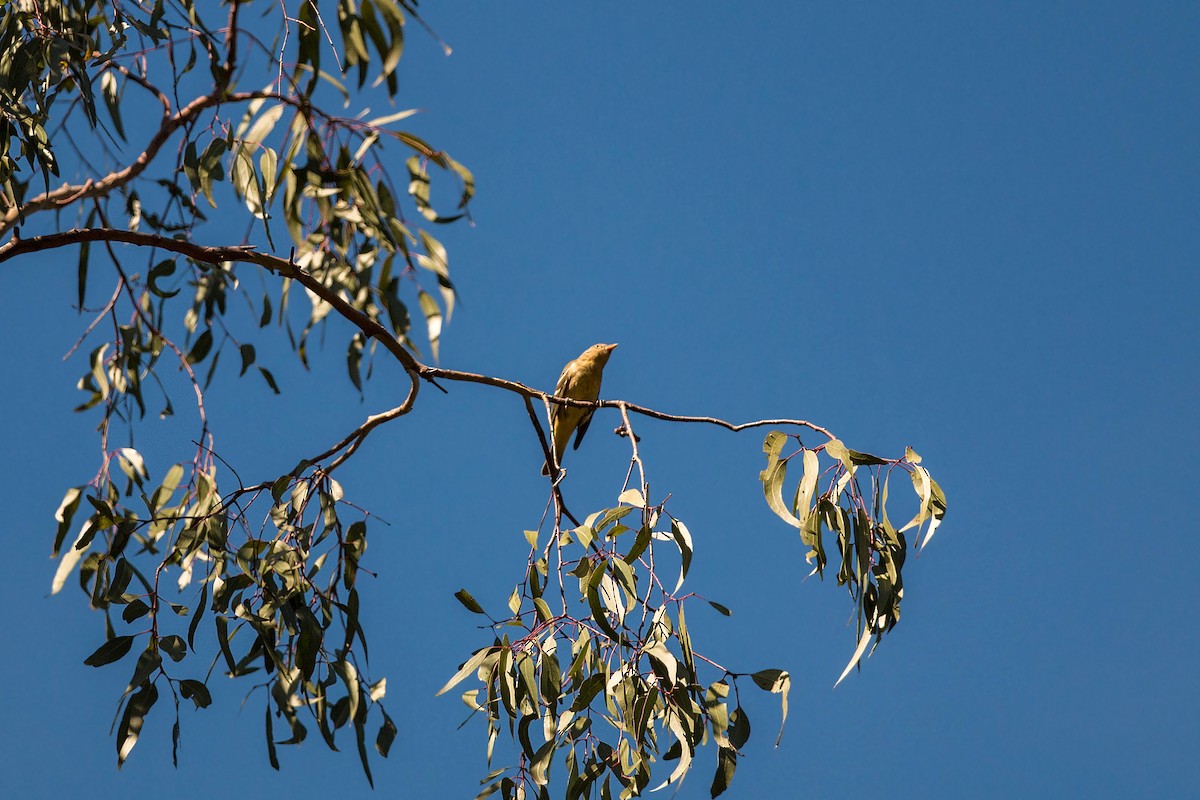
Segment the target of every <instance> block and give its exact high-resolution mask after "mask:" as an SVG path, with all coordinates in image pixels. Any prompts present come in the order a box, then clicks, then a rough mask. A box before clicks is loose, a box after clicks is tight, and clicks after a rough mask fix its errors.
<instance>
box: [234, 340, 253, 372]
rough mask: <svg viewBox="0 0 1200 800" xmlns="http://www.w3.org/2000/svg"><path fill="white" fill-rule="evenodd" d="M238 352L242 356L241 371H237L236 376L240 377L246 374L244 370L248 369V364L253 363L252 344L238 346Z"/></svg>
mask: <svg viewBox="0 0 1200 800" xmlns="http://www.w3.org/2000/svg"><path fill="white" fill-rule="evenodd" d="M238 352H239V353H241V356H242V371H241V372H240V373H238V377H239V378H240V377H242V376H243V375H245V374H246V370H248V369H250V366H251V365H252V364H253V363H254V355H255V353H254V345H252V344H244V345H242V346H240V347H239V348H238Z"/></svg>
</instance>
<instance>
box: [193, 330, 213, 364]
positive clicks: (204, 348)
mask: <svg viewBox="0 0 1200 800" xmlns="http://www.w3.org/2000/svg"><path fill="white" fill-rule="evenodd" d="M212 343H213V334H212V328H205V329H204V332H203V333H201V334H200V336H199V337H198V338H197V339H196V341H195V343H194V344H193V345H192V349H191V350H190V351H188V354H187V362H188V363H189V364H198V363H199V362H201V361H203V360H204V358H205V356H207V355H208V351H209V350H211V349H212Z"/></svg>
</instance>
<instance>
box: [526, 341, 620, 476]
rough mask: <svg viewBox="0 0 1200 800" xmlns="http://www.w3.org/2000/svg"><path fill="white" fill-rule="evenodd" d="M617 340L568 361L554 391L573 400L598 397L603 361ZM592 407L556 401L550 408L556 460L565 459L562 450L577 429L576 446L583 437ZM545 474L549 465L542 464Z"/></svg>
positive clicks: (548, 472) (606, 360) (588, 350)
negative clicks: (568, 404)
mask: <svg viewBox="0 0 1200 800" xmlns="http://www.w3.org/2000/svg"><path fill="white" fill-rule="evenodd" d="M616 347H617V346H616V345H615V344H594V345H592V346H591V347H589V348H588V349H587V350H584V351H583V354H582V355H581V356H579V358H577V359H575V360H574V361H569V362H567V365H566V366H565V367H563V371H562V375H560V376H558V384H557V385H555V387H554V393H555V394H556V395H558V396H559V397H569V398H571V399H572V400H593V401H594V400H598V399H599V398H600V381H601V379H602V378H603V377H604V365H605V364H607V363H608V357H609V356H610V355H612V351H613V350H615V349H616ZM593 411H595V409H592V408H578V407H576V406H561V405H558V404H554V405H553V406H551V408H550V429H551V430H550V433H551V437H552V438H553V439H554V442H553V444H554V461H555V462H556V463H561V462H562V456H563V452H565V451H566V449H567V442H569V441H570V440H571V434H572V433H573V432H575V431H576V430H578V431H579V433H577V434H576V435H575V448H576V449H578V448H579V443H580V442H581V441H583V434H585V433H587V429H588V425H589V424H590V423H591V421H592V412H593ZM542 474H543V475H549V474H550V465H549V464H547V465H546V466H544V467H542Z"/></svg>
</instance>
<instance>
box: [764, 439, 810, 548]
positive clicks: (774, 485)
mask: <svg viewBox="0 0 1200 800" xmlns="http://www.w3.org/2000/svg"><path fill="white" fill-rule="evenodd" d="M787 439H788V437H787V435H786V434H783V433H780V432H779V431H771V432H770V433H768V434H767V437H766V438H765V439H764V440H763V452H764V453H766V454H767V466H766V468H765V469H763V471H762V472H760V473H759V474H758V478H759V480H760V481H762V485H763V496H764V497H765V498H766V500H767V506H768V507H769V508H770V509H771V510H772V511H774V512H775V515H776V516H778V517H779V518H780V519H781V520H783V521H784V522H786V523H787V524H789V525H791V526H792V527H795V528H799V527H800V525H801V523H800V520H799V519H797V518H796V517H795V516H794V515H793V514H792V512H791V511H789V510H788V507H787V506H786V505H785V504H784V502H783V481H784V478H786V477H787V462H786V461H782V460H781V459H780V458H779V453H780V452H781V451H782V450H783V446H784V444H785V443H786V442H787Z"/></svg>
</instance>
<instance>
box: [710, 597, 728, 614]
mask: <svg viewBox="0 0 1200 800" xmlns="http://www.w3.org/2000/svg"><path fill="white" fill-rule="evenodd" d="M708 604H709V605H710V606H712V607H713V608H715V609H716V610H717V611H718V612H720V613H721V614H723V615H724V616H726V617H728V616H732V615H733V612H732V611H730V610H729V609H728V608H726V607H725V606H723V605H721V604H720V603H717V602H714V601H712V600H709V601H708Z"/></svg>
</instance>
